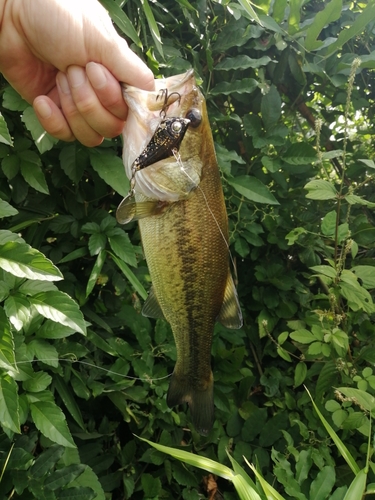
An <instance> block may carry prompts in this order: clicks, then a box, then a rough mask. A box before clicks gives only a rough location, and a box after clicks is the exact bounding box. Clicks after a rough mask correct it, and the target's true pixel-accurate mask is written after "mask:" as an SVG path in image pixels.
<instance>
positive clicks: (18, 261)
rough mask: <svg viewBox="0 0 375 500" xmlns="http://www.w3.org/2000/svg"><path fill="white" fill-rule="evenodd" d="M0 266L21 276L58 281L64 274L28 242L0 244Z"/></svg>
mask: <svg viewBox="0 0 375 500" xmlns="http://www.w3.org/2000/svg"><path fill="white" fill-rule="evenodd" d="M0 267H1V268H2V269H4V270H5V271H8V272H9V273H11V274H14V275H15V276H18V277H19V278H28V279H31V280H46V281H57V280H61V279H63V277H62V274H61V273H60V271H59V270H58V269H57V267H56V266H55V265H54V264H52V262H51V261H50V260H49V259H47V257H45V256H44V255H43V254H42V253H40V252H39V251H38V250H35V248H31V247H30V245H27V243H20V242H18V241H8V242H7V243H5V244H3V245H0Z"/></svg>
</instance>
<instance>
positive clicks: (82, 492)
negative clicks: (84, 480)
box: [56, 486, 96, 500]
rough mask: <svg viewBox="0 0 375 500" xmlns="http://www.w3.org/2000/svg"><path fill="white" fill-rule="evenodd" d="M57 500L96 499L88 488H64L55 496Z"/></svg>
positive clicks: (92, 491) (94, 494)
mask: <svg viewBox="0 0 375 500" xmlns="http://www.w3.org/2000/svg"><path fill="white" fill-rule="evenodd" d="M56 496H57V499H58V500H92V499H93V498H95V497H96V493H95V491H94V490H93V489H92V488H90V487H88V486H81V487H78V488H77V487H74V488H66V489H64V490H61V491H60V492H59V493H58V494H57V495H56Z"/></svg>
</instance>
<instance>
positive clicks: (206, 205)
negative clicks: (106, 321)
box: [117, 72, 242, 434]
mask: <svg viewBox="0 0 375 500" xmlns="http://www.w3.org/2000/svg"><path fill="white" fill-rule="evenodd" d="M179 78H180V79H179ZM156 82H157V81H156ZM165 82H166V88H167V90H166V91H165V92H166V96H168V91H169V92H170V95H172V93H175V96H176V95H177V94H178V96H179V97H180V98H179V99H175V101H173V103H171V105H169V104H168V107H167V108H166V107H165V105H164V108H160V107H159V110H161V111H162V114H163V119H166V118H168V116H173V117H180V118H184V117H185V116H187V114H189V116H194V117H195V118H197V117H198V118H197V119H196V120H195V123H194V127H188V129H187V131H186V133H185V135H184V137H183V139H182V142H181V144H180V145H179V151H178V157H177V156H176V157H173V156H172V157H171V158H170V157H169V158H164V159H162V160H161V161H158V162H156V163H155V164H153V165H150V166H146V167H145V168H143V169H142V170H139V171H137V172H136V174H135V177H134V178H135V191H134V199H132V197H128V198H127V199H125V200H124V201H123V203H122V204H121V205H120V206H119V208H118V212H117V217H118V220H119V221H120V222H127V221H128V220H131V219H133V220H136V219H138V220H139V229H140V234H141V238H142V245H143V249H144V253H145V257H146V261H147V265H148V268H149V271H150V276H151V280H152V290H151V291H150V295H149V297H148V299H147V301H146V303H145V305H144V308H143V313H144V314H145V315H146V316H150V317H158V316H164V317H165V319H166V320H167V321H168V322H169V323H170V325H171V328H172V332H173V335H174V339H175V343H176V349H177V361H176V365H175V368H174V371H173V374H172V377H171V381H170V386H169V390H168V394H167V403H168V405H169V406H175V405H177V404H180V403H183V402H187V403H188V404H189V407H190V414H191V419H192V422H193V425H194V426H195V427H196V429H197V430H198V431H199V432H200V433H202V434H207V433H208V432H209V431H210V429H211V427H212V424H213V421H214V402H213V375H212V371H211V362H210V358H211V345H212V337H213V331H214V326H215V322H216V320H219V321H221V322H222V323H223V324H224V325H225V326H227V327H228V328H239V327H241V325H242V315H241V310H240V307H239V303H238V299H237V295H236V291H235V287H234V284H233V280H232V277H231V274H230V269H229V250H228V220H227V214H226V209H225V200H224V195H223V191H222V186H221V180H220V174H219V169H218V165H217V160H216V155H215V150H214V144H213V139H212V134H211V128H210V124H209V121H208V116H207V111H206V106H205V101H204V98H203V96H202V94H201V93H200V91H199V90H198V88H197V87H196V84H195V79H194V75H193V73H192V72H188V73H187V74H185V75H180V77H172V79H167V80H166V81H165ZM168 85H170V88H169V90H168ZM146 94H147V95H146ZM150 94H151V93H147V92H145V91H141V90H138V89H134V88H129V87H125V90H124V97H125V100H126V101H127V103H128V105H129V114H130V115H131V114H132V113H133V116H131V120H130V121H131V127H132V128H130V127H129V130H128V131H127V130H125V131H124V161H125V167H126V171H127V173H128V175H129V172H131V171H132V165H134V162H136V161H137V157H136V155H134V152H135V151H137V146H136V145H135V141H133V142H132V137H131V134H132V132H133V133H134V121H135V119H139V120H141V121H142V127H143V129H144V130H146V129H145V126H144V121H143V120H144V119H145V116H147V109H148V110H149V114H150V115H149V123H156V126H155V125H153V130H157V126H158V125H157V123H158V120H157V112H158V107H157V103H158V93H157V92H156V93H154V94H153V95H150ZM137 99H138V102H137ZM165 102H168V103H169V101H168V100H167V97H166V99H164V103H165ZM137 106H138V108H137ZM159 106H162V103H160V99H159ZM146 108H147V109H146ZM192 110H194V112H193V113H192ZM196 111H197V112H196ZM159 112H160V111H159ZM164 115H167V117H166V116H164ZM142 127H141V126H140V128H142ZM153 130H151V128H150V130H148V136H147V138H146V139H145V138H144V137H143V138H142V140H141V141H140V143H139V146H138V151H139V154H141V153H142V151H143V150H144V148H145V144H146V148H147V141H149V142H150V141H152V134H153ZM127 150H129V151H132V156H129V157H128V156H127ZM173 154H175V153H173Z"/></svg>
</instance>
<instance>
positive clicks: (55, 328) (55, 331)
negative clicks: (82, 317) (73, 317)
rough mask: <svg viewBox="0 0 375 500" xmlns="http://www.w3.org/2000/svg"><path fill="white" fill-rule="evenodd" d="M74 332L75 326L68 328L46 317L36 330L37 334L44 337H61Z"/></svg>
mask: <svg viewBox="0 0 375 500" xmlns="http://www.w3.org/2000/svg"><path fill="white" fill-rule="evenodd" d="M74 333H76V329H75V328H69V327H68V326H65V325H62V324H61V323H55V322H54V321H51V320H49V319H47V320H46V321H45V322H44V323H43V325H42V326H41V327H40V328H39V330H38V331H37V336H38V337H41V338H45V339H63V338H65V337H69V336H70V335H73V334H74Z"/></svg>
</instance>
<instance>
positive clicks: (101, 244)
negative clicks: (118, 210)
mask: <svg viewBox="0 0 375 500" xmlns="http://www.w3.org/2000/svg"><path fill="white" fill-rule="evenodd" d="M106 244H107V237H106V235H105V234H103V233H94V234H92V235H91V236H90V238H89V252H90V255H92V256H94V255H98V254H99V253H100V252H102V251H103V250H104V249H105V247H106Z"/></svg>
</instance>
